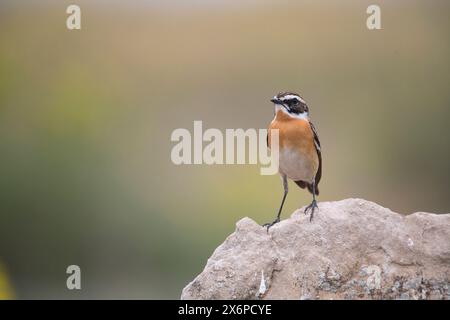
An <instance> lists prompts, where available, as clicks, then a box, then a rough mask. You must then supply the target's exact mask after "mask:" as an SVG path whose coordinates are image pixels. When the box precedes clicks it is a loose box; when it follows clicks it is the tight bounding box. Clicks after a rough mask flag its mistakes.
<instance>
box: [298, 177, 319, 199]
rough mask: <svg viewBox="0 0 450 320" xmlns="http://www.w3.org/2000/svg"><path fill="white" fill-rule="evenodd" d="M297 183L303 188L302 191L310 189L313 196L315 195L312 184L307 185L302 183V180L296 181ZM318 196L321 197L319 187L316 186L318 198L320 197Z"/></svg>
mask: <svg viewBox="0 0 450 320" xmlns="http://www.w3.org/2000/svg"><path fill="white" fill-rule="evenodd" d="M295 183H296V184H297V185H298V186H299V187H300V188H302V189H305V188H308V191H309V192H311V194H312V193H313V186H312V184H311V183H307V182H305V181H302V180H298V181H295ZM318 195H319V187H318V186H316V196H318Z"/></svg>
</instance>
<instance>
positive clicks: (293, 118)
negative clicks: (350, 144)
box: [263, 92, 322, 231]
mask: <svg viewBox="0 0 450 320" xmlns="http://www.w3.org/2000/svg"><path fill="white" fill-rule="evenodd" d="M270 101H272V102H273V103H274V104H275V117H274V119H273V120H272V122H271V123H270V125H269V130H268V136H267V145H268V147H269V149H270V146H271V141H270V139H269V135H270V134H271V130H274V129H278V130H279V131H278V134H279V167H278V172H279V173H280V175H281V178H282V180H283V188H284V194H283V199H282V200H281V205H280V209H279V210H278V214H277V217H276V219H275V220H274V221H273V222H271V223H266V224H264V225H263V226H264V227H267V231H269V228H270V227H272V226H273V225H274V224H276V223H278V222H280V215H281V210H282V209H283V204H284V201H285V200H286V196H287V194H288V180H287V179H288V178H289V179H291V180H293V181H294V182H295V183H296V184H297V185H298V186H299V187H300V188H302V189H305V188H307V189H308V191H309V192H311V193H312V195H313V200H312V202H311V204H310V205H308V206H307V207H306V209H305V214H307V213H308V211H311V215H310V221H311V220H312V218H313V215H314V209H316V208H317V209H318V208H319V207H318V206H317V202H316V195H319V182H320V178H321V177H322V153H321V149H320V141H319V136H318V135H317V131H316V128H315V127H314V125H313V124H312V122H311V121H310V119H309V108H308V106H307V104H306V102H305V100H303V98H302V97H301V96H300V95H298V94H296V93H292V92H282V93H279V94H277V95H276V96H275V97H273V98H272V99H271V100H270Z"/></svg>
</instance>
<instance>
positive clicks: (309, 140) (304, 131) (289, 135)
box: [269, 111, 315, 152]
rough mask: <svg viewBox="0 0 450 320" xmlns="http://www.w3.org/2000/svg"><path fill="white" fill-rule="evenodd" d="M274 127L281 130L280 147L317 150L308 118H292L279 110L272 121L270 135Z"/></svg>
mask: <svg viewBox="0 0 450 320" xmlns="http://www.w3.org/2000/svg"><path fill="white" fill-rule="evenodd" d="M272 129H278V130H279V139H280V140H279V146H280V149H283V148H293V149H299V150H301V151H314V152H315V147H314V134H313V132H312V130H311V126H310V125H309V122H308V121H307V120H303V119H296V118H292V117H290V116H289V115H287V114H285V113H284V112H283V111H278V112H277V114H276V116H275V118H274V119H273V121H272V122H271V123H270V126H269V136H270V131H271V130H272ZM269 147H270V139H269Z"/></svg>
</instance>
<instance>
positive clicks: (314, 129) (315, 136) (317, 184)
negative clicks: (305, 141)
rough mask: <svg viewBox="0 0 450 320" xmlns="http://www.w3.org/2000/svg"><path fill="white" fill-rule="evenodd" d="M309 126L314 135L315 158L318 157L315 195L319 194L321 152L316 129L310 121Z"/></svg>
mask: <svg viewBox="0 0 450 320" xmlns="http://www.w3.org/2000/svg"><path fill="white" fill-rule="evenodd" d="M309 124H310V126H311V129H312V132H313V134H314V146H315V147H316V151H317V156H318V157H319V169H317V173H316V179H315V182H316V194H319V182H320V178H322V150H321V147H320V140H319V135H318V134H317V130H316V127H314V124H313V123H312V122H311V121H310V122H309ZM308 189H309V188H308Z"/></svg>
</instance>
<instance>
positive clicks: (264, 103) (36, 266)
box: [0, 0, 450, 299]
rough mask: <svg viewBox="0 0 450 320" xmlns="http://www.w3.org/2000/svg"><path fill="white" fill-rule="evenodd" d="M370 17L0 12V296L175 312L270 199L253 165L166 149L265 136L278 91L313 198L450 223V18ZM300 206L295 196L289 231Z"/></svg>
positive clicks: (248, 9)
mask: <svg viewBox="0 0 450 320" xmlns="http://www.w3.org/2000/svg"><path fill="white" fill-rule="evenodd" d="M72 3H76V4H78V5H79V6H80V7H81V10H82V29H81V30H80V31H69V30H67V29H66V18H67V14H66V12H65V11H66V8H67V6H68V5H69V4H72ZM372 3H373V1H295V2H288V1H225V0H223V1H206V0H204V1H201V0H197V1H171V2H170V3H168V2H165V1H162V0H161V1H135V0H134V1H127V2H118V1H116V2H114V1H80V0H78V1H76V2H73V1H56V0H55V1H4V0H3V1H2V2H1V3H0V261H1V268H0V298H2V297H3V298H5V297H6V298H8V297H9V298H69V299H70V298H150V299H151V298H155V299H159V298H175V299H176V298H179V296H180V293H181V290H182V288H183V287H184V286H185V285H186V284H187V283H188V282H189V281H191V280H192V279H193V278H194V276H195V275H196V274H198V273H199V272H200V271H201V270H202V268H203V266H204V265H205V263H206V260H207V258H208V257H209V256H210V255H211V253H212V251H213V250H214V249H215V248H216V247H217V246H218V245H219V244H220V243H221V242H222V241H223V240H224V238H225V237H226V236H227V235H228V234H229V233H231V232H232V231H233V229H234V225H235V222H236V221H237V220H238V219H240V218H242V217H244V216H249V217H251V218H253V219H255V220H256V221H257V222H259V223H264V222H267V221H269V220H272V219H273V217H274V214H275V213H276V209H277V208H278V205H279V201H280V198H281V195H282V186H281V183H280V180H279V177H278V176H261V175H260V174H259V166H256V165H240V166H238V165H223V166H217V165H216V166H206V165H203V166H175V165H173V164H172V162H171V160H170V151H171V148H172V147H173V145H174V143H172V142H171V141H170V134H171V132H172V131H173V130H174V129H176V128H187V129H189V130H192V126H193V121H194V120H203V125H204V128H219V129H225V128H266V127H267V125H268V123H269V122H270V120H271V119H272V117H273V106H272V105H271V103H270V102H269V98H270V97H271V96H273V95H274V94H276V93H277V92H279V91H282V90H292V91H297V92H299V93H301V94H302V95H303V97H304V98H305V99H306V100H307V102H308V103H309V106H310V109H311V117H312V119H313V121H314V123H315V125H316V127H317V128H318V130H319V135H320V138H321V142H322V147H323V158H324V164H323V168H324V169H323V178H322V182H321V195H320V197H319V200H320V201H328V200H340V199H343V198H348V197H361V198H365V199H368V200H371V201H375V202H377V203H379V204H381V205H383V206H386V207H389V208H391V209H392V210H394V211H397V212H401V213H405V214H406V213H411V212H415V211H429V212H449V211H450V210H449V208H450V198H449V193H450V148H449V140H448V139H449V134H450V126H449V125H448V121H449V119H450V92H449V80H450V62H449V57H450V37H449V31H450V10H449V9H450V3H449V2H448V1H444V0H443V1H395V2H394V1H376V3H377V4H379V5H380V6H381V10H382V11H381V18H382V30H378V31H369V30H368V29H367V28H366V18H367V14H366V8H367V7H368V5H370V4H372ZM309 201H310V195H309V194H307V193H306V192H304V191H301V190H300V189H298V188H297V187H296V186H295V185H293V184H292V185H291V192H290V195H289V197H288V199H287V203H286V206H285V211H284V214H283V216H284V217H287V216H289V215H290V214H291V212H292V211H294V210H295V209H296V208H298V207H300V206H303V205H305V204H307V203H308V202H309ZM299 245H301V244H299ZM71 264H77V265H79V266H80V267H81V270H82V290H80V291H69V290H67V288H66V277H67V275H66V273H65V271H66V268H67V266H68V265H71Z"/></svg>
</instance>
